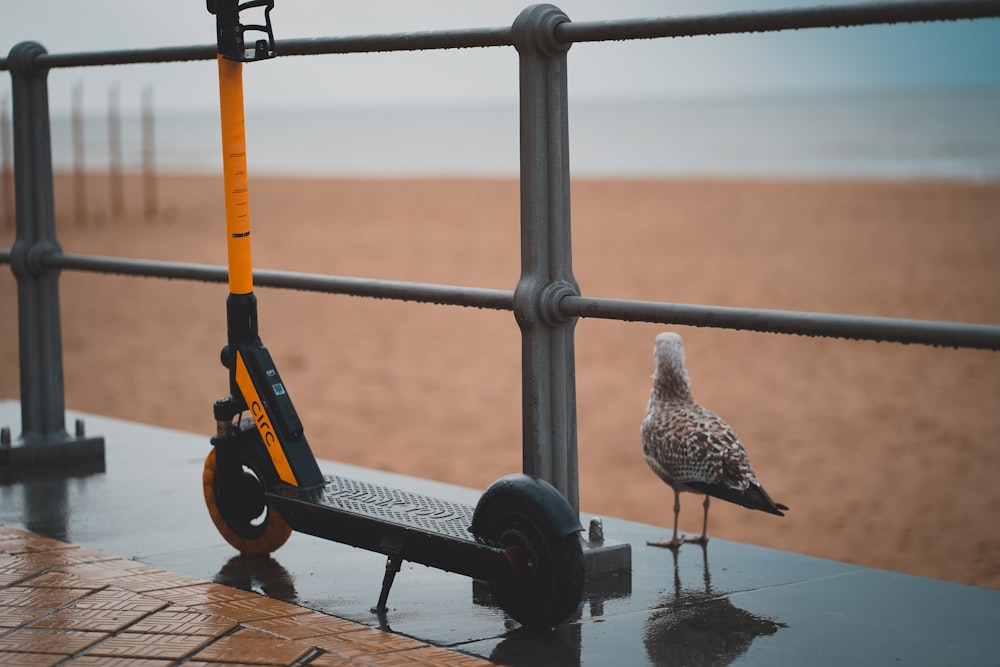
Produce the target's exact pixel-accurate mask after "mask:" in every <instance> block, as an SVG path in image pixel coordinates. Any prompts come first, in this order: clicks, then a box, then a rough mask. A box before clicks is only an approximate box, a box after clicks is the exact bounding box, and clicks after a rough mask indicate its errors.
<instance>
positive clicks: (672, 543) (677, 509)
mask: <svg viewBox="0 0 1000 667" xmlns="http://www.w3.org/2000/svg"><path fill="white" fill-rule="evenodd" d="M680 513H681V494H680V492H679V491H677V489H674V536H673V538H672V539H669V540H659V541H657V542H646V544H647V545H649V546H651V547H665V548H667V549H677V548H678V547H680V546H681V544H682V543H683V542H684V538H683V537H677V518H678V517H679V516H680Z"/></svg>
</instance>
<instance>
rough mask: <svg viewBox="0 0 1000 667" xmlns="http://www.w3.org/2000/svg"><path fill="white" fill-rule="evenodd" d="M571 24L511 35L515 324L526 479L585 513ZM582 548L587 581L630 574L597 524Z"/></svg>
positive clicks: (626, 559) (536, 21)
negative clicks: (566, 40)
mask: <svg viewBox="0 0 1000 667" xmlns="http://www.w3.org/2000/svg"><path fill="white" fill-rule="evenodd" d="M567 21H569V17H568V16H566V14H564V13H563V12H562V11H561V10H560V9H559V8H557V7H554V6H552V5H533V6H531V7H528V8H527V9H525V10H524V11H523V12H521V14H520V15H519V16H518V17H517V19H516V20H515V21H514V25H513V28H512V31H511V32H512V37H513V42H514V46H515V47H516V48H517V52H518V60H519V63H520V67H519V73H520V100H521V101H520V108H521V111H520V114H521V119H520V122H521V277H520V279H519V280H518V283H517V287H516V288H515V290H514V316H515V317H516V318H517V323H518V326H520V328H521V413H522V414H521V423H522V431H523V433H522V459H523V461H522V465H523V468H524V472H525V473H528V474H530V475H536V476H538V477H541V478H542V479H545V480H546V481H548V482H550V483H551V484H552V485H553V486H555V487H556V488H557V489H559V491H560V492H561V493H562V494H563V495H564V496H565V497H566V500H567V501H569V504H570V505H571V506H572V507H573V509H574V510H576V511H577V512H579V511H580V477H579V467H578V462H577V440H576V435H577V432H576V352H575V345H574V329H575V327H576V318H575V317H567V316H566V315H564V314H563V313H562V311H561V310H560V306H559V304H560V302H561V301H562V299H563V298H564V297H566V296H571V295H572V296H579V295H580V288H579V285H577V282H576V278H575V277H574V276H573V245H572V241H571V229H572V224H571V219H570V196H569V105H568V100H567V90H568V86H567V79H566V53H567V52H568V51H569V45H567V44H563V43H561V42H559V40H558V39H556V28H557V27H558V26H559V24H561V23H565V22H567ZM595 523H596V525H595ZM583 547H584V551H583V554H584V559H585V563H586V571H587V577H588V579H589V578H596V577H600V576H603V575H607V574H611V573H622V572H628V571H631V569H632V549H631V546H630V545H629V544H628V543H626V542H620V541H617V540H611V539H608V540H605V539H604V537H603V533H602V531H601V530H600V519H597V518H596V517H595V518H593V519H591V530H590V531H589V533H588V535H587V536H586V537H584V538H583Z"/></svg>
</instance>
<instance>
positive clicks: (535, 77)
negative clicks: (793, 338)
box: [0, 0, 1000, 507]
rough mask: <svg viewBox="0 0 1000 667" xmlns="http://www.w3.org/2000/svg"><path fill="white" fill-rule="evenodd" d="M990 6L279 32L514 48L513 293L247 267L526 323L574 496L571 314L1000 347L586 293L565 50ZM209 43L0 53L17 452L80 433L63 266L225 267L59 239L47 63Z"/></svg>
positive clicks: (966, 329)
mask: <svg viewBox="0 0 1000 667" xmlns="http://www.w3.org/2000/svg"><path fill="white" fill-rule="evenodd" d="M984 17H993V18H996V17H1000V1H998V0H949V1H946V2H902V3H899V2H893V3H876V4H865V5H856V6H845V7H824V8H815V9H789V10H776V11H764V12H738V13H731V14H723V15H715V16H697V17H684V18H644V19H634V20H619V21H606V22H580V23H574V22H571V21H570V20H569V18H568V17H567V16H566V14H564V13H563V12H562V11H561V10H559V9H558V8H556V7H554V6H552V5H535V6H531V7H528V8H527V9H525V10H524V11H523V12H522V13H521V14H520V15H519V16H518V17H517V19H516V20H515V21H514V23H513V25H512V26H510V27H501V28H482V29H469V30H449V31H431V32H419V33H400V34H389V35H365V36H354V37H328V38H319V39H292V40H279V41H278V42H277V49H278V52H279V53H280V54H281V55H282V56H306V55H318V54H337V53H359V52H373V51H413V50H426V49H455V48H474V47H480V48H481V47H511V46H512V47H514V48H515V49H516V50H517V52H518V55H519V77H520V79H519V80H520V156H521V171H520V184H521V227H520V230H521V273H520V278H519V281H518V283H517V286H516V288H515V289H514V290H513V291H505V290H491V289H478V288H471V287H463V286H451V285H437V284H426V283H413V282H400V281H387V280H374V279H367V278H352V277H344V276H331V275H316V274H305V273H295V272H281V271H261V270H258V271H255V272H254V282H255V283H256V284H258V285H260V286H265V287H278V288H286V289H297V290H307V291H315V292H327V293H335V294H346V295H353V296H361V297H376V298H388V299H397V300H405V301H420V302H432V303H437V304H445V305H456V306H471V307H478V308H492V309H497V310H507V311H511V312H513V314H514V317H515V318H516V320H517V323H518V325H519V327H520V330H521V335H522V424H523V443H522V447H523V450H522V451H523V468H524V471H525V472H527V473H531V474H535V475H538V476H541V477H543V478H544V479H546V480H548V481H550V482H551V483H553V484H554V485H555V486H556V487H557V488H558V489H559V490H560V491H561V492H562V493H563V494H564V495H565V496H566V497H567V499H568V500H569V501H570V503H571V504H572V505H573V506H574V507H579V491H578V482H577V442H576V389H575V354H574V327H575V324H576V321H577V319H578V318H580V317H592V318H604V319H613V320H623V321H643V322H654V323H661V324H673V325H690V326H698V327H717V328H726V329H741V330H753V331H763V332H773V333H785V334H800V335H807V336H830V337H838V338H852V339H867V340H880V341H895V342H901V343H920V344H926V345H942V346H952V347H969V348H983V349H992V350H1000V326H992V325H982V324H968V323H958V322H933V321H925V320H905V319H896V318H880V317H857V316H852V315H843V314H827V313H809V312H793V311H779V310H762V309H751V308H729V307H719V306H711V305H682V304H673V303H661V302H642V301H630V300H616V299H606V298H594V297H585V296H583V295H582V294H581V292H580V289H579V286H578V285H577V282H576V279H575V278H574V276H573V270H572V248H571V245H570V231H571V219H570V203H569V202H570V199H569V185H570V174H569V160H568V144H569V139H568V130H567V128H568V117H569V108H568V102H567V78H566V60H567V53H568V51H569V49H570V47H571V46H572V44H573V43H574V42H583V41H604V40H634V39H651V38H664V37H678V36H692V35H711V34H723V33H743V32H763V31H776V30H794V29H802V28H816V27H845V26H855V25H869V24H881V23H900V22H916V21H941V20H957V19H975V18H984ZM215 56H216V47H215V45H205V46H186V47H171V48H159V49H144V50H124V51H103V52H89V53H68V54H49V53H47V52H46V51H45V49H44V48H42V47H41V46H40V45H38V44H35V43H31V42H26V43H21V44H18V45H17V46H15V47H14V48H13V49H12V50H11V52H10V55H9V56H8V57H7V58H6V59H0V69H2V70H9V71H10V72H11V75H12V78H13V84H14V85H13V101H14V125H15V177H16V201H17V237H16V241H15V243H14V246H13V247H12V248H11V249H10V250H6V251H0V263H9V264H11V266H12V268H13V272H14V274H15V276H16V277H17V281H18V303H19V311H18V312H19V315H18V321H19V335H20V342H21V358H20V363H21V368H20V372H21V410H22V435H21V438H20V442H21V443H23V445H24V449H28V448H29V447H32V446H34V447H35V448H36V449H38V450H39V451H40V450H41V449H42V448H43V446H44V445H45V444H47V443H53V442H56V443H59V442H64V441H66V440H67V439H68V440H71V441H72V440H73V439H72V438H70V437H69V436H68V435H67V434H66V431H65V426H64V417H63V411H64V406H63V387H62V358H61V334H60V328H59V307H58V303H59V294H58V285H57V276H58V274H59V272H60V271H62V270H75V271H91V272H104V273H118V274H127V275H136V276H146V277H161V278H179V279H188V280H199V281H210V282H225V281H226V269H225V268H224V267H219V266H208V265H198V264H183V263H175V262H152V261H145V260H138V259H122V258H112V257H97V256H86V255H74V254H66V253H63V252H62V251H61V249H60V247H59V244H58V241H57V240H56V233H55V222H54V211H53V203H52V167H51V151H50V146H49V127H48V99H47V88H46V86H47V84H46V75H47V72H48V70H49V69H51V68H59V67H87V66H95V65H124V64H129V63H161V62H170V61H184V60H209V59H214V58H215ZM78 437H82V436H78ZM9 439H10V438H9V434H8V437H7V440H8V441H9ZM7 449H10V443H9V442H8V444H7ZM0 451H2V450H0ZM2 462H3V459H2V458H0V463H2Z"/></svg>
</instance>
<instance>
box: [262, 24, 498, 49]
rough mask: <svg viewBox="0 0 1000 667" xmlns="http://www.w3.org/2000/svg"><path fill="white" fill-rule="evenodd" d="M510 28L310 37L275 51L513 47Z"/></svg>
mask: <svg viewBox="0 0 1000 667" xmlns="http://www.w3.org/2000/svg"><path fill="white" fill-rule="evenodd" d="M512 45H513V40H512V38H511V32H510V26H501V27H499V28H473V29H468V30H436V31H427V32H410V33H395V34H386V35H356V36H353V37H312V38H302V39H287V40H278V41H276V42H275V49H276V50H277V51H278V54H279V55H282V56H310V55H320V54H324V53H375V52H380V51H428V50H436V49H472V48H484V47H492V46H512Z"/></svg>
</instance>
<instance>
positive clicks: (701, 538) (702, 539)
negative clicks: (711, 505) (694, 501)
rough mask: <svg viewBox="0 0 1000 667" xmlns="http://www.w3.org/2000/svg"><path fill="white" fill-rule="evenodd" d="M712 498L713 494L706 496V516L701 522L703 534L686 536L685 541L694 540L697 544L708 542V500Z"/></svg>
mask: <svg viewBox="0 0 1000 667" xmlns="http://www.w3.org/2000/svg"><path fill="white" fill-rule="evenodd" d="M710 499H711V496H708V495H706V496H705V502H704V507H705V518H704V519H703V520H702V524H701V535H699V536H698V537H686V538H684V541H685V542H694V543H697V544H708V502H709V500H710Z"/></svg>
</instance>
